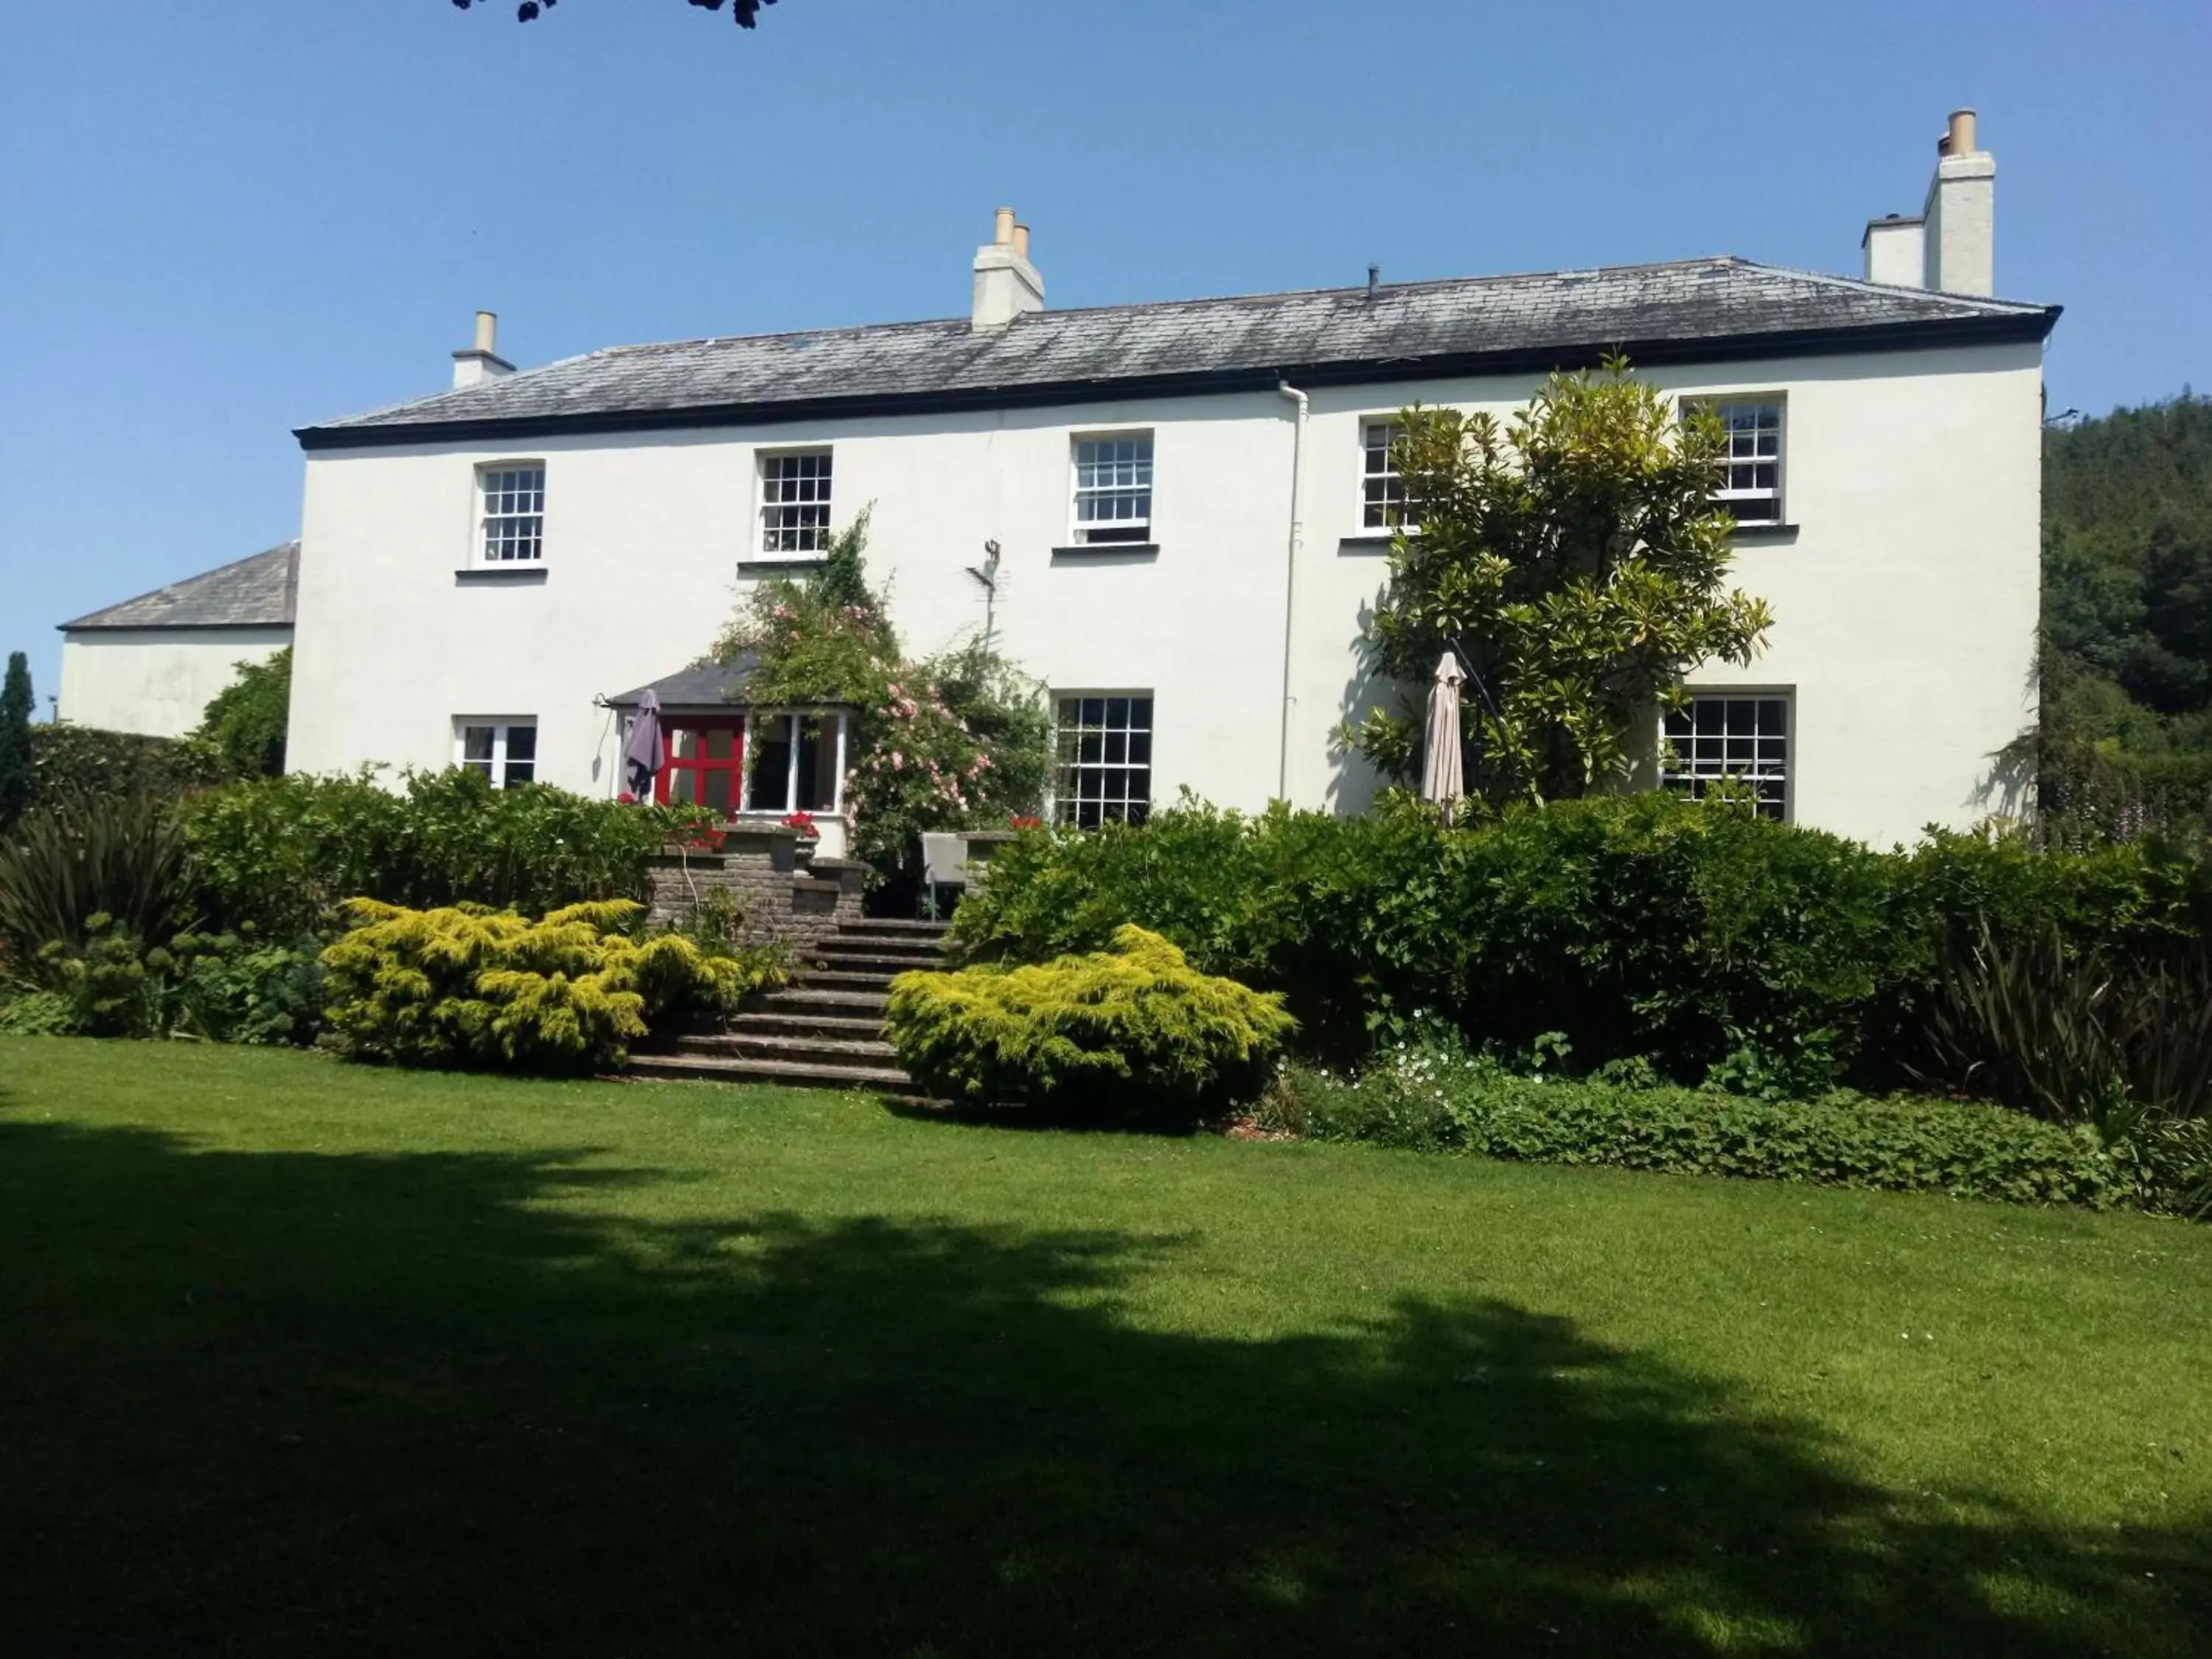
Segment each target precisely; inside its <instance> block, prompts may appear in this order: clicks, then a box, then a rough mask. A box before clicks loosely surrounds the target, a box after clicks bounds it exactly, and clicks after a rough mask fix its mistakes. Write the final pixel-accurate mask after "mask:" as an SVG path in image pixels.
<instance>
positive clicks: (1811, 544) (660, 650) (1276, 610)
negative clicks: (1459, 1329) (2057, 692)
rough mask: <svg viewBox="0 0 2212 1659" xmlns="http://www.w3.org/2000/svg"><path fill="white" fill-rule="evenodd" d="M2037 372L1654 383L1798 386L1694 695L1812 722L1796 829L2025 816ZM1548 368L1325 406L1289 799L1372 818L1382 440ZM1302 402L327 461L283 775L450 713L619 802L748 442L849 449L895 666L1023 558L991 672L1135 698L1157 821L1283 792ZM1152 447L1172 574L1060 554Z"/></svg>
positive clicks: (376, 751)
mask: <svg viewBox="0 0 2212 1659" xmlns="http://www.w3.org/2000/svg"><path fill="white" fill-rule="evenodd" d="M2040 362H2041V355H2040V350H2039V348H2038V347H2036V346H2033V345H2018V346H1990V347H1976V348H1959V349H1943V350H1938V351H1922V352H1913V353H1898V354H1890V355H1881V356H1872V355H1869V356H1844V357H1830V358H1809V359H1802V360H1796V361H1792V362H1765V363H1757V364H1749V365H1729V366H1727V367H1725V368H1715V369H1710V370H1704V371H1682V370H1674V371H1667V372H1663V373H1659V374H1655V377H1654V378H1655V379H1656V380H1659V382H1660V383H1661V384H1662V386H1666V387H1667V388H1668V389H1669V390H1670V391H1678V392H1683V393H1685V394H1691V395H1705V394H1706V393H1709V392H1726V391H1735V390H1741V391H1747V392H1762V393H1772V392H1783V393H1784V395H1785V398H1786V402H1787V408H1788V414H1787V417H1786V418H1787V423H1788V424H1787V428H1786V438H1785V443H1786V454H1785V460H1784V467H1785V477H1784V489H1785V492H1786V495H1785V513H1786V516H1787V517H1788V518H1789V520H1790V521H1791V522H1792V523H1793V524H1795V525H1796V526H1798V528H1797V529H1796V532H1794V533H1793V534H1790V535H1788V536H1785V537H1782V538H1773V537H1768V538H1764V539H1759V540H1756V541H1754V540H1749V539H1747V540H1746V542H1745V543H1744V544H1743V549H1742V552H1741V562H1740V567H1739V580H1741V583H1742V584H1743V585H1744V586H1747V587H1750V588H1752V589H1753V591H1756V592H1762V593H1764V594H1765V595H1766V597H1768V598H1769V599H1771V601H1772V603H1773V605H1774V608H1775V611H1776V612H1777V617H1778V625H1777V628H1776V630H1775V633H1774V636H1773V645H1772V648H1771V651H1770V652H1769V653H1768V654H1767V655H1766V656H1765V658H1763V659H1761V660H1760V661H1759V663H1758V664H1757V665H1755V666H1754V667H1753V669H1752V670H1750V671H1748V672H1743V671H1734V670H1713V671H1706V672H1704V673H1701V674H1699V675H1698V676H1696V677H1694V678H1695V681H1696V683H1698V684H1745V685H1762V686H1765V685H1773V686H1784V687H1788V688H1790V690H1791V691H1792V695H1793V696H1794V697H1795V699H1796V726H1797V734H1798V740H1797V742H1796V744H1795V745H1794V753H1793V762H1794V764H1795V767H1796V781H1795V786H1794V796H1793V805H1794V810H1795V814H1796V817H1798V819H1799V820H1800V821H1801V822H1804V823H1815V824H1819V825H1821V826H1822V827H1825V828H1828V829H1836V830H1838V831H1841V832H1843V833H1845V834H1849V835H1851V836H1859V837H1862V838H1864V839H1867V840H1870V841H1874V842H1888V841H1891V840H1895V839H1910V838H1911V836H1913V835H1914V834H1916V833H1917V830H1918V829H1919V828H1920V826H1921V825H1922V824H1923V823H1928V822H1930V821H1935V822H1941V823H1954V824H1963V823H1968V822H1971V821H1972V820H1973V819H1974V818H1976V817H1979V816H1981V815H1982V814H1984V813H1985V812H1988V811H1996V810H2002V809H2003V808H2004V807H2005V806H2007V805H2008V802H2006V801H2005V800H2003V799H2000V798H1999V797H1997V796H1996V795H1995V794H1993V793H1991V781H1992V779H1993V776H1994V768H1993V763H1992V760H1991V757H1992V756H1993V755H1994V752H1995V751H1996V750H1998V749H2000V748H2002V746H2003V744H2006V743H2007V742H2008V741H2009V740H2010V739H2011V738H2013V737H2014V736H2015V735H2016V734H2017V732H2019V731H2020V730H2021V726H2022V725H2023V723H2024V721H2025V720H2027V718H2028V716H2029V713H2030V709H2031V702H2030V699H2031V697H2032V688H2031V686H2030V684H2029V671H2030V665H2031V663H2032V660H2033V643H2034V638H2033V636H2034V631H2035V621H2036V605H2037V550H2038V530H2037V518H2038V513H2039V425H2038V422H2039V395H2040ZM1534 384H1535V381H1534V378H1533V377H1527V376H1521V377H1514V378H1511V379H1499V380H1467V381H1462V382H1437V381H1430V382H1423V383H1407V384H1403V385H1395V386H1362V387H1314V388H1310V394H1311V401H1312V411H1313V412H1312V418H1311V422H1310V426H1309V428H1308V433H1307V440H1306V441H1307V453H1306V457H1305V465H1304V487H1303V492H1302V493H1303V495H1304V553H1303V555H1302V556H1301V560H1300V564H1299V568H1298V571H1297V592H1298V600H1297V617H1296V621H1295V627H1294V629H1293V638H1294V641H1295V647H1294V650H1295V660H1294V663H1293V666H1292V673H1291V692H1292V702H1291V707H1290V710H1289V720H1290V751H1291V761H1290V769H1289V778H1288V793H1289V795H1290V796H1291V799H1293V800H1295V801H1297V802H1298V803H1299V804H1301V805H1323V804H1328V805H1335V806H1337V807H1338V808H1339V809H1340V810H1352V809H1356V808H1358V806H1360V805H1364V803H1365V802H1366V801H1367V800H1368V799H1370V798H1371V794H1372V791H1373V784H1372V781H1371V780H1370V778H1369V777H1368V776H1367V775H1365V772H1364V769H1363V768H1362V767H1360V766H1359V765H1358V763H1357V762H1356V761H1347V760H1346V759H1345V758H1344V757H1341V756H1340V755H1338V754H1336V753H1335V752H1334V750H1333V748H1332V744H1331V741H1330V734H1331V732H1332V731H1333V729H1334V727H1335V726H1336V725H1337V724H1338V723H1339V722H1340V720H1343V719H1345V718H1346V715H1347V714H1354V713H1357V711H1358V708H1360V707H1361V706H1362V702H1363V697H1366V698H1371V697H1373V696H1377V695H1381V694H1382V689H1380V688H1364V685H1363V680H1362V677H1361V675H1360V672H1359V669H1358V657H1357V650H1356V645H1357V640H1358V631H1359V618H1360V614H1361V611H1362V607H1363V606H1364V605H1366V604H1368V603H1370V602H1371V600H1372V599H1373V597H1374V595H1375V594H1376V592H1377V590H1378V589H1379V588H1380V586H1381V585H1382V583H1383V579H1384V576H1385V574H1386V570H1385V564H1384V560H1383V556H1382V555H1383V545H1382V544H1380V543H1378V542H1374V541H1363V540H1360V539H1358V538H1359V537H1360V536H1361V533H1362V532H1361V531H1360V526H1359V519H1358V514H1359V476H1360V465H1361V457H1360V427H1361V423H1362V420H1363V417H1375V416H1387V415H1388V414H1389V413H1390V412H1392V411H1394V410H1396V409H1398V408H1400V407H1401V406H1402V405H1404V404H1408V403H1412V402H1413V401H1416V400H1417V399H1418V400H1420V401H1425V402H1427V403H1430V404H1441V403H1450V404H1459V405H1462V406H1468V407H1484V408H1490V409H1492V410H1496V411H1497V412H1498V413H1499V414H1501V415H1502V414H1504V412H1505V411H1507V410H1509V409H1510V408H1511V407H1512V406H1513V405H1514V404H1517V403H1519V402H1521V401H1522V400H1523V399H1525V398H1526V397H1527V396H1528V392H1530V390H1531V389H1532V388H1533V386H1534ZM1130 428H1150V429H1151V430H1152V431H1153V433H1154V435H1155V436H1154V486H1153V503H1152V514H1153V517H1152V522H1153V526H1154V533H1155V536H1156V538H1157V539H1158V543H1159V544H1160V552H1159V554H1158V556H1157V557H1156V558H1149V559H1148V558H1138V557H1133V556H1128V555H1125V554H1113V553H1106V554H1103V555H1101V554H1091V555H1078V556H1054V555H1053V553H1052V552H1051V550H1052V549H1053V548H1054V547H1057V546H1063V545H1065V544H1067V543H1068V542H1069V541H1070V540H1071V539H1072V537H1071V535H1070V526H1069V495H1070V487H1071V484H1070V463H1069V442H1070V439H1071V436H1072V435H1074V434H1078V433H1089V432H1110V431H1117V430H1127V429H1130ZM1292 431H1293V423H1292V421H1291V404H1289V403H1288V402H1287V401H1286V400H1285V399H1284V398H1280V397H1279V396H1277V395H1276V394H1275V393H1274V392H1273V391H1272V390H1268V391H1266V392H1251V393H1240V394H1233V395H1223V396H1215V397H1205V398H1172V399H1149V400H1140V401H1134V402H1129V403H1121V404H1097V405H1089V406H1085V407H1082V408H1058V409H1047V410H1007V411H1000V412H983V413H977V414H963V415H944V416H896V417H894V416H884V417H878V418H875V419H871V420H866V421H842V422H822V423H818V424H810V425H803V426H801V425H793V426H781V425H779V426H773V427H761V428H748V429H738V428H727V429H717V430H711V431H694V432H671V433H645V434H635V435H610V436H593V437H563V438H558V439H538V440H530V441H514V442H503V443H499V444H495V445H478V446H471V447H435V446H424V447H389V448H365V449H361V450H356V451H348V452H318V453H313V454H311V455H309V457H308V458H307V499H306V506H305V513H304V525H303V530H302V552H301V567H300V589H299V624H298V625H299V633H300V641H301V649H300V651H299V653H298V660H297V663H296V665H295V671H294V681H293V686H294V690H293V713H292V732H291V738H290V748H289V753H290V758H291V764H292V765H293V766H294V767H295V769H301V770H314V771H324V770H331V769H341V768H350V767H353V766H356V765H359V764H361V763H363V762H368V761H381V762H386V763H392V764H393V765H395V766H442V765H445V764H447V763H449V762H450V761H451V759H452V758H453V738H452V731H453V720H454V718H455V717H456V716H463V715H465V716H499V715H509V716H513V715H534V716H535V717H536V718H537V720H538V726H539V736H538V745H539V746H538V775H539V776H540V777H541V778H543V779H544V780H545V781H548V782H552V783H557V784H561V785H563V786H565V787H569V788H574V789H578V790H583V791H586V792H590V793H600V794H610V793H613V792H614V789H615V787H616V782H615V777H616V771H617V767H616V764H615V762H616V745H615V739H614V736H613V731H612V723H611V720H610V717H609V715H608V714H607V712H606V711H605V710H604V709H598V708H593V707H592V697H593V696H594V695H605V694H610V693H614V692H618V691H622V690H627V689H629V688H630V687H632V686H635V685H638V684H643V683H645V682H647V681H648V680H652V679H655V678H659V677H660V676H662V675H665V674H667V673H670V672H671V671H674V670H676V669H678V668H679V667H681V666H683V665H685V664H686V663H688V662H690V660H692V659H695V658H696V657H697V656H698V655H699V654H700V653H702V652H703V651H704V650H705V648H706V647H707V646H708V642H709V641H711V640H712V638H713V637H714V633H715V631H716V630H717V629H718V628H719V627H720V625H721V623H723V622H724V621H725V620H726V617H728V615H729V614H730V612H731V610H732V606H733V605H734V604H735V602H736V599H737V596H738V592H740V591H741V590H742V589H743V588H744V586H747V585H749V584H747V583H746V582H744V581H743V580H740V579H739V578H738V575H737V574H736V565H737V562H738V560H740V559H741V558H745V557H750V556H753V553H754V549H755V546H756V538H757V529H756V518H755V512H756V507H757V485H756V483H755V477H756V472H757V451H758V450H759V449H760V448H782V447H799V446H806V445H819V444H829V445H832V446H834V447H835V452H836V460H835V478H836V488H835V510H836V521H837V522H838V523H839V524H840V525H842V524H845V523H847V522H848V521H849V520H850V519H851V518H852V517H853V515H854V513H857V512H858V511H859V509H860V507H864V506H867V505H869V504H871V503H872V504H873V506H874V509H875V516H874V529H873V532H872V540H871V546H870V566H871V571H872V575H873V578H874V580H876V581H878V583H879V584H880V583H884V582H888V583H889V585H890V590H891V602H892V609H893V612H894V615H895V617H896V621H897V623H898V626H899V628H900V630H901V632H902V635H903V637H904V639H905V641H906V642H907V645H908V649H909V650H911V651H914V652H915V653H926V652H928V651H932V650H934V649H937V648H939V647H942V646H944V645H946V644H949V643H951V641H954V640H956V639H957V638H958V637H960V636H961V635H963V634H965V633H967V632H969V631H972V630H974V629H976V628H978V627H980V626H981V623H982V620H983V607H982V594H981V590H980V588H979V587H978V586H977V585H976V584H975V582H974V581H973V580H971V579H970V578H969V576H968V575H967V574H964V572H965V567H967V566H969V565H971V564H978V563H980V562H981V559H982V556H983V544H984V542H985V541H986V540H987V539H991V538H996V539H997V540H998V542H999V543H1000V546H1001V548H1002V549H1003V550H1004V557H1003V562H1002V564H1001V566H1000V602H999V606H998V613H997V623H998V630H999V638H1000V641H1001V642H1002V644H1003V646H1004V647H1005V649H1006V652H1007V653H1008V654H1009V655H1011V656H1012V658H1013V659H1015V660H1016V661H1018V662H1019V663H1020V664H1022V665H1024V667H1025V668H1027V669H1028V670H1029V671H1030V672H1032V673H1034V674H1036V675H1037V676H1038V677H1040V678H1042V679H1044V680H1045V681H1046V682H1047V683H1048V684H1050V685H1052V686H1053V687H1054V688H1055V689H1057V690H1070V691H1073V690H1149V691H1151V692H1152V693H1153V695H1154V698H1155V710H1154V719H1155V724H1156V727H1157V731H1158V735H1157V738H1156V740H1155V750H1154V770H1153V781H1152V793H1153V799H1155V800H1156V801H1158V802H1162V803H1165V802H1169V801H1171V800H1173V799H1175V796H1176V792H1177V790H1178V789H1179V788H1180V787H1183V786H1185V785H1188V787H1191V788H1192V789H1194V790H1195V791H1196V792H1197V793H1200V794H1201V795H1204V796H1205V797H1206V798H1207V799H1212V800H1214V801H1217V802H1219V803H1221V804H1223V805H1232V806H1239V807H1244V808H1257V807H1259V806H1261V805H1264V804H1265V802H1266V801H1267V799H1269V798H1270V797H1272V796H1273V795H1274V794H1276V793H1278V777H1277V766H1278V744H1279V738H1280V733H1281V726H1280V724H1279V722H1280V721H1281V720H1282V719H1283V718H1284V706H1283V701H1282V683H1283V648H1284V623H1285V616H1284V588H1285V548H1286V544H1287V539H1288V530H1289V510H1290V501H1289V496H1290V464H1291V441H1292ZM513 459H543V460H544V462H545V463H546V467H547V473H546V524H545V546H546V558H545V561H544V570H543V573H542V578H541V579H538V580H520V581H518V580H514V579H513V578H508V577H504V576H501V577H478V578H474V579H468V578H457V575H456V572H457V570H459V569H462V568H465V567H466V566H467V565H468V563H469V561H470V558H471V553H472V550H473V544H474V534H475V528H474V527H475V513H476V508H475V503H474V494H473V492H474V474H475V468H476V466H477V464H478V463H480V462H483V461H489V460H513Z"/></svg>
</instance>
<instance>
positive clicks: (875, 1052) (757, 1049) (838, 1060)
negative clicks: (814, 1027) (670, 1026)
mask: <svg viewBox="0 0 2212 1659" xmlns="http://www.w3.org/2000/svg"><path fill="white" fill-rule="evenodd" d="M672 1052H674V1053H676V1054H750V1055H751V1056H753V1057H754V1058H755V1059H757V1060H775V1059H790V1060H803V1061H807V1062H810V1063H811V1062H817V1061H818V1062H819V1063H820V1064H822V1065H824V1066H862V1067H867V1066H879V1067H880V1066H897V1064H898V1051H897V1050H896V1049H895V1048H892V1047H891V1045H890V1043H888V1042H884V1040H883V1038H882V1037H880V1036H836V1037H832V1036H823V1034H821V1033H820V1032H817V1031H810V1032H807V1033H805V1035H803V1036H773V1035H770V1034H769V1033H766V1032H761V1031H751V1030H738V1031H721V1032H718V1033H716V1034H715V1035H714V1036H694V1037H683V1038H679V1039H678V1041H677V1042H676V1043H675V1044H674V1045H673V1048H672Z"/></svg>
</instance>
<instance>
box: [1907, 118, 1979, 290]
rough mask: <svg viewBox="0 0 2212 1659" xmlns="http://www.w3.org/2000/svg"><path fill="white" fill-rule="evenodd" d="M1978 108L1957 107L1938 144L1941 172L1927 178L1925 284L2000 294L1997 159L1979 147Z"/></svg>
mask: <svg viewBox="0 0 2212 1659" xmlns="http://www.w3.org/2000/svg"><path fill="white" fill-rule="evenodd" d="M1974 125H1975V124H1974V112H1973V111H1972V110H1970V109H1960V110H1953V111H1952V112H1951V120H1950V124H1949V125H1948V126H1947V127H1946V128H1945V129H1944V131H1943V136H1942V137H1941V138H1940V139H1938V140H1937V141H1936V176H1935V177H1934V178H1933V179H1929V182H1928V204H1927V206H1926V207H1925V208H1923V209H1922V210H1921V212H1922V216H1923V218H1924V219H1925V220H1926V221H1927V228H1926V231H1925V232H1924V234H1923V237H1922V246H1921V284H1922V286H1923V287H1925V288H1933V289H1943V290H1944V291H1946V292H1947V293H1951V294H1984V295H1990V294H1995V293H1996V291H1997V282H1996V194H1997V164H1996V158H1995V157H1994V156H1992V155H1990V153H1989V152H1988V151H1987V150H1985V149H1977V148H1976V147H1975V144H1976V137H1975V131H1974Z"/></svg>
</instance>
